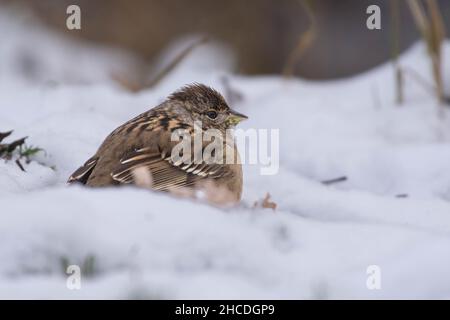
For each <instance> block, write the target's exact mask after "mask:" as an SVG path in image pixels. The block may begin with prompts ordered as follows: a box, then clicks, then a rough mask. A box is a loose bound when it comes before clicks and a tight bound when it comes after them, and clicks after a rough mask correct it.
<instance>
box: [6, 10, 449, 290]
mask: <svg viewBox="0 0 450 320" xmlns="http://www.w3.org/2000/svg"><path fill="white" fill-rule="evenodd" d="M35 23H36V22H33V21H32V20H30V19H28V17H27V16H23V15H18V14H17V13H11V12H8V11H7V12H5V11H4V10H3V11H0V29H1V30H2V31H3V34H2V41H1V42H0V131H7V130H11V129H14V130H15V131H14V135H13V136H12V137H11V139H13V138H20V137H22V136H29V138H28V140H27V141H28V143H29V144H32V145H36V146H39V147H41V148H43V149H45V151H46V152H45V153H40V154H38V155H37V156H36V157H35V158H34V161H32V162H31V163H30V164H28V165H26V166H25V169H26V171H27V172H22V171H20V169H19V168H18V167H17V166H16V164H15V163H14V162H11V161H10V162H6V163H5V162H4V161H1V162H0V203H1V207H0V298H67V299H72V298H174V299H179V298H213V299H214V298H235V299H239V298H269V299H272V298H275V299H276V298H287V299H308V298H325V299H330V298H375V299H378V298H450V203H449V201H450V170H449V169H450V120H449V119H450V114H449V112H447V114H446V117H445V118H443V119H442V118H439V117H438V112H437V108H438V107H437V105H436V102H435V101H434V99H433V98H432V97H431V96H430V94H429V92H427V90H426V89H424V87H423V86H421V85H420V84H419V83H418V82H416V81H414V80H413V79H411V78H407V80H406V88H405V96H406V103H405V104H404V105H403V106H401V107H398V106H397V105H395V104H394V102H393V101H394V92H393V88H394V85H393V83H394V82H393V81H394V79H393V75H394V73H393V70H392V67H391V66H390V65H382V66H380V67H378V68H376V69H375V70H372V71H370V72H367V73H365V74H361V75H359V76H356V77H353V78H350V79H345V80H340V81H328V82H310V81H303V80H299V79H295V80H290V81H286V80H283V79H281V78H280V77H244V76H237V75H234V74H233V69H232V67H233V58H232V56H230V55H229V54H225V53H223V51H219V49H218V48H217V47H215V46H209V47H208V46H204V47H201V48H198V49H197V50H195V51H194V52H193V54H192V55H191V56H190V57H189V58H188V59H186V60H185V61H184V62H183V63H182V64H181V65H179V66H178V68H177V69H176V70H174V71H173V72H172V73H171V74H170V75H168V76H167V77H166V78H165V79H164V80H163V81H162V82H161V83H160V84H159V85H158V86H156V87H155V88H153V89H151V90H144V91H141V92H139V93H130V92H128V91H126V90H125V89H123V88H121V87H120V86H119V85H118V84H116V83H115V82H114V81H113V80H112V79H111V77H110V74H111V73H112V72H117V70H120V68H124V69H127V65H129V64H130V63H131V62H132V61H133V59H134V58H133V57H132V56H131V55H129V54H127V53H123V52H117V51H115V50H111V49H107V48H97V47H92V45H91V44H85V43H79V42H69V40H66V39H62V38H60V36H59V35H57V34H54V33H52V32H50V31H48V30H46V29H44V28H42V27H38V26H36V25H35ZM444 49H445V51H444V56H445V54H446V55H447V56H448V53H449V51H450V44H447V45H446V46H445V48H444ZM355 58H357V57H355ZM162 60H164V59H162ZM402 65H404V66H409V67H410V68H413V69H414V70H415V71H417V72H418V73H420V74H421V75H422V76H423V77H424V78H425V79H430V78H431V77H430V75H429V65H428V60H427V59H426V52H425V48H424V46H423V45H422V44H417V45H415V46H414V47H413V48H411V49H410V50H409V51H408V52H407V53H405V54H404V56H403V57H402ZM445 73H446V74H447V75H448V74H450V68H448V67H447V68H446V72H445ZM224 75H227V77H228V78H229V82H230V85H231V86H232V87H233V88H234V89H235V90H237V91H239V92H240V93H241V94H242V97H243V99H242V100H241V101H240V102H239V103H237V104H236V105H235V108H236V109H237V110H239V111H241V112H243V113H245V114H247V115H248V116H249V118H250V120H248V121H247V122H245V123H243V126H242V127H243V128H266V129H277V128H278V129H280V140H281V143H280V170H279V173H278V174H276V175H273V176H263V175H260V174H259V167H258V166H257V165H256V166H255V165H246V166H245V168H244V178H245V181H244V195H243V201H242V204H241V205H240V206H239V207H237V208H234V209H218V208H214V207H211V206H209V205H207V204H202V203H198V202H193V201H190V200H182V199H176V198H174V197H171V196H169V195H164V194H157V193H153V192H149V191H146V190H139V189H135V188H131V187H130V188H121V189H109V190H108V189H105V190H89V189H85V188H81V187H67V186H66V184H65V181H66V179H67V177H68V176H69V174H70V173H71V172H72V171H73V170H74V169H76V168H77V167H78V166H79V165H80V164H81V163H83V162H84V161H85V160H86V159H87V158H88V157H89V156H91V155H92V154H93V153H94V152H95V150H96V148H97V147H98V146H99V144H100V143H101V142H102V140H103V139H104V137H105V136H106V135H107V134H108V133H109V132H110V131H112V130H113V129H114V128H115V127H117V126H118V125H120V124H121V123H123V122H124V121H126V120H128V119H130V118H131V117H133V116H135V115H137V114H139V113H140V112H143V111H145V110H147V109H148V108H149V107H152V106H155V105H156V104H158V103H159V102H161V101H162V100H163V99H164V98H165V97H166V95H167V94H168V93H170V92H171V91H173V90H175V89H177V88H178V87H179V86H181V85H183V84H186V83H190V82H202V83H205V84H208V85H211V86H213V87H215V88H217V89H218V90H220V91H223V90H224V87H223V82H222V80H221V79H222V78H223V76H224ZM446 80H450V79H446ZM447 83H448V82H447ZM447 89H449V88H447ZM50 167H54V169H51V168H50ZM339 176H347V177H348V178H349V180H348V181H346V182H343V183H339V184H335V185H332V186H325V185H323V184H321V183H320V181H321V180H325V179H330V178H335V177H339ZM266 192H270V193H271V195H272V198H273V200H274V201H275V202H276V203H277V204H278V209H277V211H276V212H275V213H274V212H273V211H272V210H270V209H251V208H252V205H253V203H254V201H255V200H258V199H261V198H262V197H263V196H264V194H265V193H266ZM399 194H407V195H408V197H406V198H398V197H396V196H397V195H399ZM86 262H90V263H91V268H90V272H89V274H87V275H82V288H81V290H69V289H67V287H66V279H67V275H66V274H65V270H64V266H65V264H67V263H68V264H78V265H83V264H85V263H86ZM370 265H377V266H379V267H380V268H381V289H380V290H369V289H368V288H367V286H366V280H367V277H368V275H367V274H366V270H367V267H368V266H370Z"/></svg>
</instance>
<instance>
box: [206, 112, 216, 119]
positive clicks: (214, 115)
mask: <svg viewBox="0 0 450 320" xmlns="http://www.w3.org/2000/svg"><path fill="white" fill-rule="evenodd" d="M206 115H207V116H208V118H210V119H215V118H217V112H215V111H208V112H207V113H206Z"/></svg>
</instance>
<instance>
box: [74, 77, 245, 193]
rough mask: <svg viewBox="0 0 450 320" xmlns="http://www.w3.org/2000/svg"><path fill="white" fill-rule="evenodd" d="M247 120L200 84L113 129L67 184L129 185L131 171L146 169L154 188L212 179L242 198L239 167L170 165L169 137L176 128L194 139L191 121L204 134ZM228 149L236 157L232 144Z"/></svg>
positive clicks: (208, 164) (206, 164)
mask: <svg viewBox="0 0 450 320" xmlns="http://www.w3.org/2000/svg"><path fill="white" fill-rule="evenodd" d="M246 118H247V117H246V116H244V115H242V114H239V113H237V112H235V111H233V110H231V109H230V107H229V106H228V105H227V103H226V102H225V99H224V98H223V97H222V95H221V94H220V93H218V92H217V91H215V90H214V89H211V88H209V87H207V86H205V85H202V84H193V85H189V86H185V87H183V88H181V89H180V90H178V91H176V92H174V93H173V94H172V95H170V96H169V98H168V99H167V100H166V101H165V102H163V103H162V104H160V105H159V106H157V107H155V108H153V109H151V110H149V111H147V112H144V113H142V114H140V115H139V116H137V117H136V118H134V119H132V120H130V121H128V122H126V123H125V124H123V125H121V126H120V127H118V128H117V129H115V130H114V131H113V132H112V133H111V134H110V135H109V136H108V137H107V138H106V139H105V141H104V142H103V143H102V145H101V146H100V148H99V149H98V150H97V152H96V153H95V155H94V156H92V157H91V158H90V159H89V160H87V161H86V163H85V164H84V165H83V166H82V167H80V168H79V169H78V170H76V171H75V172H74V173H73V174H72V175H71V176H70V178H69V180H68V182H69V183H71V182H79V183H82V184H85V185H88V186H92V187H102V186H109V185H118V184H127V183H132V182H133V170H134V169H135V168H138V167H146V168H148V169H149V170H150V172H151V176H152V180H153V184H152V188H153V189H156V190H161V191H167V190H171V189H173V188H180V187H194V186H195V185H196V183H198V182H200V181H201V180H204V179H212V180H213V181H214V182H215V183H216V184H217V185H218V186H220V187H225V188H227V189H228V190H229V191H230V192H231V193H232V195H233V196H234V197H235V198H236V200H240V197H241V193H242V168H241V164H240V163H236V162H234V163H232V164H225V161H224V163H223V164H216V163H211V164H210V163H205V162H202V163H200V164H198V163H191V164H185V163H181V164H180V163H174V162H173V161H172V159H171V157H170V156H171V151H172V148H173V147H174V146H175V145H176V144H177V143H178V142H177V141H171V134H172V132H173V131H175V130H177V129H184V130H186V132H188V133H189V134H191V136H192V135H193V133H194V121H201V123H202V129H203V130H206V129H218V130H220V132H222V133H223V134H224V135H225V131H226V130H227V129H230V128H232V127H234V126H235V125H236V124H237V123H239V122H240V121H241V120H243V119H246ZM192 140H193V138H192ZM204 147H205V145H204V144H203V148H204ZM231 148H232V149H233V150H234V151H235V153H236V158H238V157H239V155H238V153H237V149H236V146H235V145H234V141H233V145H232V146H231ZM193 149H194V148H192V150H193ZM225 156H226V154H224V157H225ZM192 159H193V157H192Z"/></svg>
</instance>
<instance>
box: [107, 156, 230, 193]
mask: <svg viewBox="0 0 450 320" xmlns="http://www.w3.org/2000/svg"><path fill="white" fill-rule="evenodd" d="M141 166H144V167H147V168H148V170H149V171H150V172H151V174H152V179H153V186H152V188H153V189H156V190H168V189H170V188H180V187H190V186H193V185H194V184H195V183H196V182H197V181H199V180H201V179H204V178H208V177H209V178H219V177H222V176H225V175H226V174H227V173H228V171H227V170H226V169H225V166H223V165H220V164H207V163H200V164H197V163H191V164H184V163H176V164H174V163H173V162H172V161H171V158H170V157H167V158H163V156H162V155H161V153H155V152H151V151H150V150H149V149H145V148H144V149H139V150H136V151H134V152H132V153H130V154H128V155H127V156H125V157H124V158H122V159H121V160H120V164H119V165H118V167H117V168H116V169H115V170H114V171H113V172H112V173H111V176H112V178H113V179H114V180H116V181H119V182H120V183H132V182H133V174H132V171H133V169H135V168H137V167H141Z"/></svg>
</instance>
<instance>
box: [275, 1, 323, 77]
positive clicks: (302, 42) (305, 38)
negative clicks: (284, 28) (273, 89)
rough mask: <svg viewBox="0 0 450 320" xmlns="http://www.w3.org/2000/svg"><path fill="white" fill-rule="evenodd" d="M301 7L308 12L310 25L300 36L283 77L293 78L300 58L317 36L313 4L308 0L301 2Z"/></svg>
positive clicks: (284, 69) (285, 67)
mask: <svg viewBox="0 0 450 320" xmlns="http://www.w3.org/2000/svg"><path fill="white" fill-rule="evenodd" d="M299 1H300V4H301V6H302V7H303V9H304V10H305V12H306V15H307V16H308V19H309V21H310V24H309V26H308V29H307V30H306V31H305V32H303V33H302V34H301V35H300V38H299V39H298V42H297V45H296V46H295V48H294V50H292V52H291V54H290V55H289V57H288V59H287V62H286V64H285V66H284V68H283V75H284V76H285V77H291V76H292V75H293V74H294V69H295V66H296V65H297V63H298V61H299V60H300V58H301V57H302V56H303V55H304V53H305V52H306V50H307V49H309V48H310V47H311V45H312V43H313V41H314V40H315V38H316V35H317V22H316V17H315V15H314V11H313V10H312V7H311V3H310V2H309V1H308V0H299Z"/></svg>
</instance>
